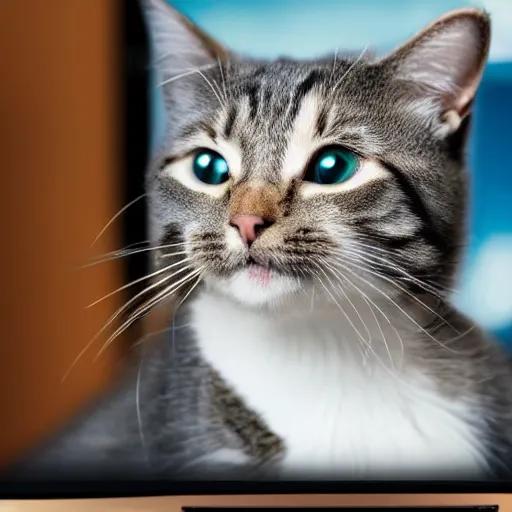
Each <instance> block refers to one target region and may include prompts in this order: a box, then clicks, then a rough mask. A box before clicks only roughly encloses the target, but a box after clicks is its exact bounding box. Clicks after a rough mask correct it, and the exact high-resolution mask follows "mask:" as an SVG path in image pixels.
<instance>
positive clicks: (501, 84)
mask: <svg viewBox="0 0 512 512" xmlns="http://www.w3.org/2000/svg"><path fill="white" fill-rule="evenodd" d="M171 3H172V4H173V5H174V6H175V7H177V8H178V9H179V10H181V11H182V12H183V13H184V14H186V15H188V16H189V17H190V18H191V19H192V20H194V21H195V22H196V23H198V24H199V25H200V26H202V27H203V28H204V29H205V30H207V31H209V32H210V33H211V34H212V35H213V36H215V37H217V38H218V39H219V40H221V41H223V42H224V43H225V44H227V45H228V46H230V47H232V48H233V49H235V50H237V51H239V52H243V53H247V54H250V55H253V56H255V57H276V56H283V55H288V56H295V57H313V56H315V55H319V54H326V53H334V51H335V50H339V51H342V50H356V51H357V50H362V49H363V48H364V47H365V46H367V45H369V46H371V47H374V48H376V49H377V50H378V51H380V52H386V51H389V50H390V49H392V48H393V47H394V46H396V45H398V44H399V43H401V42H402V41H403V40H404V39H406V38H408V37H409V36H411V35H412V34H413V33H414V32H416V31H417V30H419V29H421V28H422V27H423V26H424V25H425V24H427V23H429V22H430V21H432V20H433V19H434V18H436V17H437V16H438V15H440V14H442V13H444V12H445V11H447V10H449V9H452V8H456V7H461V6H468V5H478V6H480V7H485V8H486V9H487V10H488V11H490V13H491V15H492V17H493V30H494V31H493V40H492V46H491V60H490V63H489V65H488V67H487V70H486V73H485V76H484V80H483V83H482V86H481V88H480V92H479V94H478V97H477V102H476V106H475V110H476V115H475V122H474V127H473V132H472V139H471V145H470V152H471V155H470V156H471V174H472V178H473V190H472V209H471V233H470V244H469V249H468V251H467V257H466V260H465V264H464V272H463V275H462V280H461V282H460V286H459V292H458V293H457V295H456V296H455V297H454V300H455V302H456V303H457V304H458V306H459V307H460V308H461V309H462V310H463V311H465V312H466V313H467V314H468V315H470V316H471V317H473V318H474V319H475V320H477V321H478V322H479V323H481V324H482V325H483V326H484V327H486V328H487V329H489V330H491V331H492V332H494V333H495V334H496V335H497V336H498V337H499V339H500V340H502V342H503V343H508V344H510V346H511V348H512V207H511V201H510V199H511V196H512V153H511V148H510V146H511V144H512V121H511V119H512V38H511V37H510V35H509V30H510V27H511V26H512V6H507V3H508V2H507V1H506V0H494V1H491V0H489V1H482V2H479V3H472V2H469V1H466V2H463V1H456V0H387V1H386V2H382V1H381V0H315V2H311V1H309V0H252V1H251V2H246V1H241V0H172V2H171ZM0 46H1V47H2V48H4V49H6V50H5V51H6V52H7V53H6V55H7V56H8V58H6V59H4V63H3V67H2V80H1V81H0V114H1V115H2V117H1V122H0V154H1V155H2V163H3V166H2V173H1V180H2V181H1V183H2V186H1V188H0V194H1V200H0V215H1V218H2V223H1V226H2V243H3V250H2V251H0V268H1V271H2V291H3V293H2V297H3V302H2V308H0V313H1V322H2V323H1V328H2V331H1V332H0V335H1V339H0V411H1V415H2V416H1V417H2V428H1V429H0V431H1V435H0V466H1V465H2V464H5V463H7V462H8V461H9V460H12V458H13V457H15V456H16V454H18V453H19V452H20V451H22V450H24V449H26V448H28V447H29V446H31V445H33V444H34V443H36V442H37V441H38V440H40V439H41V438H42V437H43V436H44V435H45V434H46V433H48V432H50V431H52V430H54V429H55V428H56V427H57V426H58V425H60V424H61V423H62V422H63V421H65V420H66V419H67V418H69V417H70V416H72V415H73V414H74V413H76V411H77V410H78V409H79V408H81V407H82V406H83V405H84V404H85V403H86V402H88V401H90V400H92V399H94V397H95V396H97V395H98V393H100V392H101V391H102V390H103V389H105V387H106V386H108V384H109V382H110V381H111V379H112V378H113V376H114V375H115V374H116V370H117V368H118V365H119V363H120V362H121V361H124V360H126V358H127V357H130V356H131V354H133V352H132V351H131V348H132V347H133V344H134V342H136V341H137V340H138V339H139V338H140V336H141V333H142V331H143V329H133V330H132V331H130V332H128V333H127V335H126V336H124V337H123V338H122V339H119V340H117V341H116V343H114V344H112V345H111V346H110V347H109V349H108V350H106V351H105V352H104V353H103V354H102V355H101V357H99V358H97V357H96V356H97V354H98V351H99V350H100V348H101V347H102V345H103V343H104V342H105V340H106V336H100V337H99V338H97V339H95V341H94V342H93V343H92V344H90V341H91V339H93V336H94V335H95V334H96V333H97V332H98V331H99V330H100V329H101V327H102V326H103V324H104V322H105V320H106V319H107V318H108V317H109V315H111V314H112V313H113V312H114V311H115V310H116V308H117V307H119V305H120V304H122V302H123V301H124V300H126V295H124V294H123V292H121V293H119V294H117V295H114V296H112V297H110V298H108V299H107V300H105V301H103V302H101V303H100V304H98V305H97V306H95V307H94V308H88V309H87V308H86V306H87V305H88V304H91V303H92V302H94V301H95V300H97V299H98V298H100V297H102V296H105V295H107V294H108V293H109V292H111V291H112V290H115V289H117V288H119V287H121V286H123V284H125V283H126V282H128V281H131V280H133V279H136V278H138V277H140V276H142V275H144V274H145V272H146V259H145V258H144V255H141V256H138V257H133V258H129V259H128V260H127V259H126V258H123V259H122V260H114V261H110V262H107V263H105V264H102V265H95V266H93V267H89V268H85V269H80V267H81V266H83V265H84V264H86V263H88V262H89V261H90V258H91V257H95V256H98V255H102V254H106V253H108V252H109V251H113V250H115V249H119V248H122V247H126V246H128V245H130V244H133V243H137V242H142V241H145V240H146V239H147V233H146V225H145V211H146V210H145V204H144V199H143V198H140V196H141V194H143V192H144V190H143V179H144V170H145V165H146V161H147V158H148V154H149V153H150V152H151V151H152V150H154V148H155V147H156V145H157V144H158V141H159V138H160V137H161V134H162V128H163V124H164V122H165V119H164V117H163V109H162V106H161V98H160V96H159V92H158V91H157V89H156V88H155V84H156V80H155V77H153V76H152V75H151V73H150V72H149V70H148V67H147V63H148V47H147V34H146V31H145V27H144V24H143V21H142V18H141V13H140V11H139V8H138V3H137V2H136V0H47V1H46V2H40V1H39V0H26V1H24V2H4V3H3V4H2V16H0ZM138 198H140V199H139V200H137V199H138ZM136 200H137V201H136ZM132 202H133V204H132V205H131V206H130V207H129V208H127V209H126V210H124V211H123V212H122V215H119V216H118V217H115V215H116V212H119V211H120V209H121V208H123V206H124V205H127V204H129V203H132ZM113 217H114V218H115V220H114V221H113V222H112V224H110V225H109V228H108V229H107V230H106V231H105V232H103V233H102V230H103V228H104V226H105V225H107V224H108V223H109V222H110V220H111V219H112V218H113ZM99 233H102V236H101V237H100V238H99V239H98V240H97V242H96V243H95V244H94V246H92V243H93V241H94V240H95V238H96V237H97V235H98V234H99ZM135 289H136V287H135ZM104 334H105V335H108V332H107V333H104ZM77 356H79V357H78V359H77ZM70 369H72V371H70V372H69V370H70ZM68 372H69V374H68V376H67V378H66V379H65V380H64V381H63V380H62V378H63V376H64V375H65V374H66V373H68Z"/></svg>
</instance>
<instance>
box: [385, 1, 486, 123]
mask: <svg viewBox="0 0 512 512" xmlns="http://www.w3.org/2000/svg"><path fill="white" fill-rule="evenodd" d="M490 32H491V24H490V19H489V16H488V14H487V13H486V12H485V11H482V10H479V9H472V8H466V9H457V10H454V11H451V12H449V13H447V14H445V15H444V16H441V17H440V18H438V19H437V20H436V21H434V22H433V23H432V24H430V25H429V26H427V27H426V28H425V29H424V30H422V31H421V32H419V33H418V34H416V35H415V36H414V37H413V38H411V39H410V40H409V41H407V42H406V43H405V44H404V45H403V46H401V47H399V48H398V49H397V50H395V51H394V52H393V53H392V54H391V55H389V56H388V57H386V58H385V59H384V60H383V61H381V62H382V63H383V64H385V65H388V66H391V67H392V68H393V73H394V74H395V77H396V78H398V79H399V80H403V81H404V82H406V83H408V84H410V85H411V88H412V89H413V90H416V91H417V93H418V96H421V97H422V98H429V99H431V100H432V102H431V103H432V105H435V106H436V107H437V112H436V115H438V116H439V121H441V123H442V124H443V126H444V130H443V131H444V132H445V133H450V132H454V131H456V130H457V128H458V127H459V126H460V123H461V121H462V119H464V117H465V116H466V115H467V114H468V113H469V112H470V109H471V104H472V102H473V99H474V97H475V94H476V91H477V88H478V85H479V83H480V80H481V78H482V74H483V71H484V68H485V64H486V62H487V57H488V53H489V44H490Z"/></svg>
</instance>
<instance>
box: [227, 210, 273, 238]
mask: <svg viewBox="0 0 512 512" xmlns="http://www.w3.org/2000/svg"><path fill="white" fill-rule="evenodd" d="M231 225H232V226H233V227H235V228H237V229H238V231H239V233H240V236H241V237H242V239H243V241H244V242H245V243H246V244H247V245H250V244H251V243H252V242H254V240H256V238H257V237H258V233H257V227H258V226H264V225H265V221H264V220H263V218H262V217H259V216H258V215H236V216H235V217H233V218H232V219H231Z"/></svg>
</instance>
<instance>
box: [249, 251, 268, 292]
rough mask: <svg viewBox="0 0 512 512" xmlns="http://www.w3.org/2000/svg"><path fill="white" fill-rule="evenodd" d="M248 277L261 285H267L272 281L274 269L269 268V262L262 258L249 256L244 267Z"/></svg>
mask: <svg viewBox="0 0 512 512" xmlns="http://www.w3.org/2000/svg"><path fill="white" fill-rule="evenodd" d="M244 267H245V268H246V269H247V271H248V273H249V277H250V278H251V279H252V280H253V281H256V282H258V283H260V284H261V285H263V286H265V285H268V284H269V283H270V281H271V279H272V274H273V273H274V272H275V269H272V268H271V265H270V260H269V258H267V257H264V256H256V257H255V256H249V258H248V260H247V262H246V264H245V266H244Z"/></svg>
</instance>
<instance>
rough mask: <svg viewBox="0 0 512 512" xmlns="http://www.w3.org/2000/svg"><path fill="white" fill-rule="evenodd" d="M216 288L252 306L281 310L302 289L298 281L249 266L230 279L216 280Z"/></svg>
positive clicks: (214, 283)
mask: <svg viewBox="0 0 512 512" xmlns="http://www.w3.org/2000/svg"><path fill="white" fill-rule="evenodd" d="M212 284H213V286H214V287H215V289H217V290H218V291H220V292H221V293H222V294H223V295H225V296H227V297H228V298H231V299H233V300H235V301H236V302H239V303H241V304H243V305H246V306H249V307H268V306H270V307H277V306H280V305H283V304H286V303H287V302H288V301H290V300H292V298H293V297H295V296H296V295H297V293H299V292H300V291H301V289H302V285H301V282H300V280H299V279H298V278H296V277H292V276H287V275H283V274H280V273H277V272H275V271H273V270H266V269H263V268H262V267H257V266H249V267H246V268H244V269H242V270H239V271H238V272H236V273H235V274H233V275H232V276H229V277H225V278H220V279H215V280H213V281H212Z"/></svg>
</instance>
